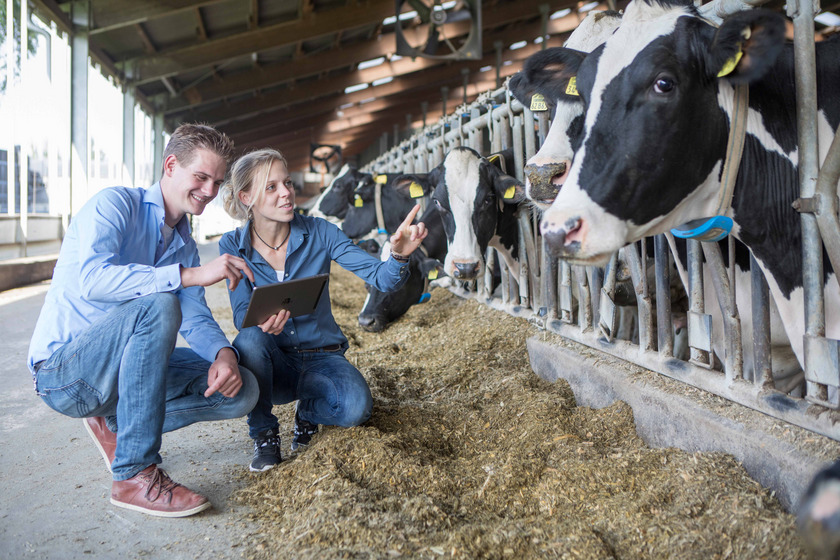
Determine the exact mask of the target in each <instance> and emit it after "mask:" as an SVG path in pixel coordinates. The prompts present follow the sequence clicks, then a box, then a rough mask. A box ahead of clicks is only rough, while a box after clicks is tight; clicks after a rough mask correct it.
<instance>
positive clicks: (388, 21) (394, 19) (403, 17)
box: [382, 10, 417, 25]
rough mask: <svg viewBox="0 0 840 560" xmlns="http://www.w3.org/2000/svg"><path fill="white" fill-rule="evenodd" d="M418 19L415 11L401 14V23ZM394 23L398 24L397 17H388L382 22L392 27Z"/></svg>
mask: <svg viewBox="0 0 840 560" xmlns="http://www.w3.org/2000/svg"><path fill="white" fill-rule="evenodd" d="M416 17H417V12H415V11H414V10H412V11H410V12H403V13H401V14H400V21H405V20H407V19H413V18H416ZM393 23H397V17H396V16H388V17H386V18H385V19H383V20H382V25H391V24H393Z"/></svg>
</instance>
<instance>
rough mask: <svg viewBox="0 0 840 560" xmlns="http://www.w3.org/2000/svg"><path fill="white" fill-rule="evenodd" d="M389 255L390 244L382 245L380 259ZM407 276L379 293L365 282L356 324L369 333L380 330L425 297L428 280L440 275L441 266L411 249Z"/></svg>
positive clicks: (441, 274) (441, 273) (436, 261)
mask: <svg viewBox="0 0 840 560" xmlns="http://www.w3.org/2000/svg"><path fill="white" fill-rule="evenodd" d="M390 254H391V246H390V243H386V244H385V245H384V247H383V248H382V258H383V260H384V259H387V258H388V256H390ZM408 270H409V272H410V275H409V277H408V280H406V282H405V284H403V285H402V287H401V288H400V289H399V290H397V291H395V292H380V291H379V290H377V289H376V288H375V287H373V286H372V285H370V284H365V289H366V290H367V292H368V295H367V298H366V299H365V304H364V306H363V307H362V310H361V311H360V312H359V326H360V327H362V329H364V330H366V331H369V332H380V331H382V330H384V329H385V327H387V326H388V325H389V324H391V323H393V322H394V321H396V320H397V319H399V318H400V317H402V316H403V315H405V314H406V312H407V311H408V310H409V308H411V306H412V305H414V304H416V303H421V302H422V301H425V299H428V295H426V296H425V298H424V294H427V292H426V290H427V289H428V285H429V280H431V279H436V278H439V277H440V276H443V265H442V264H441V263H440V261H438V260H437V259H432V258H428V257H426V256H424V255H423V253H422V252H421V251H414V252H413V253H412V254H411V256H410V257H409V261H408Z"/></svg>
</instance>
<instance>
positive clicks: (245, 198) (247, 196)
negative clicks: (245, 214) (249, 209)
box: [237, 191, 251, 206]
mask: <svg viewBox="0 0 840 560" xmlns="http://www.w3.org/2000/svg"><path fill="white" fill-rule="evenodd" d="M237 196H238V197H239V202H241V203H242V204H244V205H245V206H250V205H251V193H250V192H248V191H239V193H238V194H237Z"/></svg>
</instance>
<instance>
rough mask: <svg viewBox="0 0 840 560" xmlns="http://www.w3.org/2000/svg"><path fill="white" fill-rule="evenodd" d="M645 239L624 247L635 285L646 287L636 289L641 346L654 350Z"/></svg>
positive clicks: (644, 349)
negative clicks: (639, 251)
mask: <svg viewBox="0 0 840 560" xmlns="http://www.w3.org/2000/svg"><path fill="white" fill-rule="evenodd" d="M639 244H641V246H642V257H643V258H642V259H640V258H639V253H638V252H637V250H636V246H637V245H639ZM644 247H645V243H644V239H643V240H642V241H641V242H640V243H631V244H630V245H628V246H626V247H625V248H624V257H625V258H626V259H627V264H628V265H630V276H631V278H632V279H633V285H634V286H637V287H638V286H644V287H645V289H642V290H639V289H638V288H637V289H636V306H637V307H638V308H639V348H640V349H641V350H642V352H653V351H654V350H655V347H654V346H655V345H654V343H653V336H652V333H653V314H652V311H651V307H652V305H651V302H650V296H649V295H648V292H647V281H646V280H645V276H646V272H645V267H644V266H643V263H644V262H645V261H644V260H643V259H644V257H645V255H644V253H645V250H644Z"/></svg>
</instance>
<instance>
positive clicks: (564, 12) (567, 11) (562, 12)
mask: <svg viewBox="0 0 840 560" xmlns="http://www.w3.org/2000/svg"><path fill="white" fill-rule="evenodd" d="M571 13H572V9H571V8H565V9H563V10H557V11H556V12H554V13H553V14H551V15H550V16H548V19H560V18H561V17H566V16H567V15H569V14H571Z"/></svg>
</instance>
